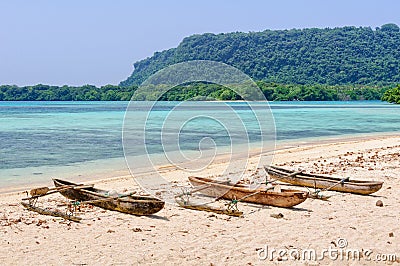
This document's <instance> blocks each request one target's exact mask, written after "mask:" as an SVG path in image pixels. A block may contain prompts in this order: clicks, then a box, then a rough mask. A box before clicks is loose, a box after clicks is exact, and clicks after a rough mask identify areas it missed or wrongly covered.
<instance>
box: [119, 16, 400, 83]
mask: <svg viewBox="0 0 400 266" xmlns="http://www.w3.org/2000/svg"><path fill="white" fill-rule="evenodd" d="M399 43H400V29H399V27H398V26H397V25H395V24H386V25H383V26H381V27H379V28H376V29H374V30H373V29H371V28H370V27H341V28H326V29H317V28H310V29H303V30H298V29H292V30H266V31H263V32H249V33H243V32H234V33H221V34H211V33H207V34H201V35H193V36H190V37H187V38H185V39H183V41H182V42H181V43H180V44H179V46H178V47H176V48H172V49H169V50H165V51H162V52H156V53H155V54H154V55H153V56H152V57H150V58H147V59H144V60H141V61H138V62H136V63H134V68H135V69H134V71H133V73H132V75H131V76H130V77H129V78H128V79H127V80H125V81H123V82H121V83H120V85H121V86H130V85H132V84H140V83H141V82H143V81H144V80H145V79H146V78H148V77H149V76H150V75H151V74H153V73H155V72H157V71H158V70H160V69H162V68H164V67H166V66H168V65H171V64H175V63H179V62H183V61H188V60H214V61H219V62H224V63H227V64H229V65H232V66H235V67H237V68H238V69H240V70H242V71H243V72H245V73H246V74H248V75H249V76H250V77H252V78H253V79H255V80H263V81H266V82H274V83H279V84H300V85H304V84H326V85H348V84H360V85H395V84H397V83H400V49H399Z"/></svg>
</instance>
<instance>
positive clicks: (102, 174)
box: [0, 132, 400, 196]
mask: <svg viewBox="0 0 400 266" xmlns="http://www.w3.org/2000/svg"><path fill="white" fill-rule="evenodd" d="M398 136H400V132H386V133H381V132H378V133H369V134H358V135H357V136H354V135H340V136H331V137H322V138H319V139H317V138H303V139H294V140H283V141H276V145H275V150H274V151H272V153H271V152H270V151H268V152H267V153H268V154H269V156H271V154H272V156H274V154H276V153H278V154H279V153H281V152H284V151H285V150H288V149H293V148H300V147H308V146H320V145H329V144H341V143H346V142H355V143H357V142H360V141H368V140H375V139H386V138H392V137H398ZM258 150H259V149H256V148H252V149H250V150H249V154H250V157H255V156H260V152H259V151H258ZM247 156H248V155H247V153H242V154H239V155H236V159H242V158H246V157H247ZM111 160H114V161H115V160H117V161H118V164H119V166H118V169H112V170H110V169H106V170H101V171H99V172H94V173H87V172H76V173H74V174H71V175H70V176H68V175H66V176H59V175H54V177H57V178H65V179H69V180H71V181H74V182H75V181H76V182H93V183H95V184H96V183H102V182H104V181H107V180H116V181H117V180H119V179H125V178H129V177H130V178H132V179H133V176H132V174H131V172H130V171H129V168H128V166H127V165H126V161H125V159H124V158H113V159H102V160H101V161H105V162H107V161H111ZM122 160H123V164H121V162H122ZM225 160H226V158H225V157H224V156H220V158H216V160H215V162H214V163H216V164H218V163H220V162H221V161H225ZM89 163H91V162H89ZM155 167H156V168H157V169H169V168H171V165H166V164H161V165H155ZM105 168H107V167H105ZM108 168H109V167H108ZM172 168H173V167H172ZM62 169H63V167H59V168H58V171H62ZM11 170H12V169H11ZM55 170H57V168H55ZM146 174H147V173H146V172H144V173H141V175H140V176H142V175H146ZM51 185H52V182H51V178H49V179H48V180H47V181H45V180H42V181H39V182H35V181H34V182H29V183H26V184H23V185H17V186H5V187H1V186H0V196H1V195H7V194H11V195H12V194H20V193H21V192H24V191H26V190H29V189H30V188H32V187H39V186H51Z"/></svg>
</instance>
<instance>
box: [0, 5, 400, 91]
mask: <svg viewBox="0 0 400 266" xmlns="http://www.w3.org/2000/svg"><path fill="white" fill-rule="evenodd" d="M399 10H400V1H398V0H376V1H370V0H364V1H358V0H320V1H317V0H292V1H289V0H279V1H277V0H248V1H239V0H202V1H184V0H181V1H179V0H168V1H165V0H164V1H162V0H160V1H155V0H146V1H135V0H114V1H111V0H109V1H103V0H83V1H82V0H68V1H55V0H35V1H31V0H26V1H23V0H0V85H3V84H10V85H11V84H15V85H19V86H25V85H34V84H38V83H41V84H49V85H59V86H61V85H73V86H79V85H84V84H93V85H96V86H101V85H105V84H118V83H119V82H120V81H122V80H125V79H126V78H127V77H128V76H129V75H130V74H131V73H132V71H133V63H134V62H136V61H138V60H141V59H144V58H146V57H149V56H152V55H153V53H154V52H156V51H162V50H165V49H169V48H172V47H176V46H177V45H178V44H179V43H180V42H181V40H182V39H183V38H184V37H186V36H189V35H192V34H200V33H206V32H211V33H221V32H235V31H242V32H249V31H263V30H266V29H293V28H296V29H303V28H310V27H317V28H326V27H330V28H333V27H341V26H370V27H371V28H373V29H375V28H376V27H379V26H381V25H383V24H386V23H395V24H397V25H400V13H399Z"/></svg>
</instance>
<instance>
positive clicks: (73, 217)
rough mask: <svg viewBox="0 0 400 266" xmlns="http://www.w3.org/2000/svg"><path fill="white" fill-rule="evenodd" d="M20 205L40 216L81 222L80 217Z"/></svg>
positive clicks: (23, 203)
mask: <svg viewBox="0 0 400 266" xmlns="http://www.w3.org/2000/svg"><path fill="white" fill-rule="evenodd" d="M21 205H22V206H24V207H25V208H27V209H28V210H30V211H34V212H37V213H39V214H42V215H50V216H55V217H61V218H64V219H66V220H70V221H73V222H77V223H79V222H80V221H81V220H82V218H81V217H77V216H73V215H68V214H66V213H63V212H59V211H52V210H47V209H42V208H39V207H35V206H32V205H31V204H28V203H26V202H21Z"/></svg>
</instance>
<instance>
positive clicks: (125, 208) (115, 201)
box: [53, 179, 165, 215]
mask: <svg viewBox="0 0 400 266" xmlns="http://www.w3.org/2000/svg"><path fill="white" fill-rule="evenodd" d="M53 182H54V185H55V186H56V187H68V186H71V188H67V189H61V190H60V191H59V192H60V193H61V195H63V196H64V197H66V198H68V199H71V200H76V201H81V202H87V203H90V204H92V205H94V206H97V207H100V208H103V209H107V210H111V211H119V212H123V213H128V214H133V215H151V214H154V213H156V212H158V211H160V210H161V209H162V208H163V207H164V204H165V203H164V201H162V200H160V199H157V198H152V197H146V196H135V195H119V196H115V197H114V196H110V195H108V191H106V190H102V189H96V188H94V187H88V188H80V187H79V186H82V185H80V184H74V183H72V182H69V181H65V180H61V179H53Z"/></svg>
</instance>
